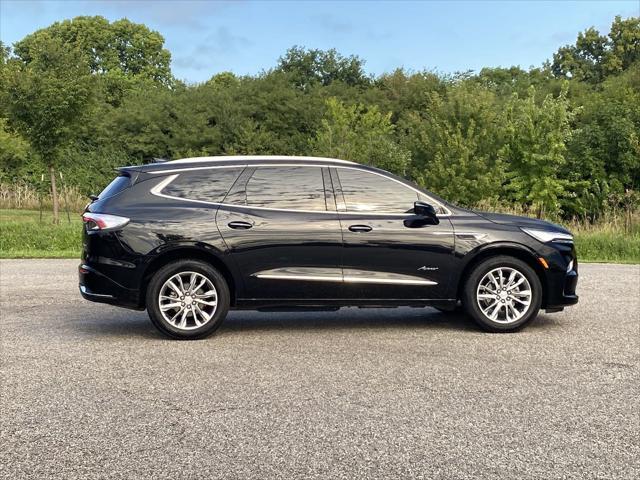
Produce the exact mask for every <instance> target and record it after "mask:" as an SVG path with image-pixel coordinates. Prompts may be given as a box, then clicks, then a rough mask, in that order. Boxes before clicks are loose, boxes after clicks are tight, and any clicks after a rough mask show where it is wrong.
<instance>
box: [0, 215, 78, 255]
mask: <svg viewBox="0 0 640 480" xmlns="http://www.w3.org/2000/svg"><path fill="white" fill-rule="evenodd" d="M70 218H71V222H70V223H69V222H68V220H67V214H66V212H61V215H60V225H54V224H53V221H52V220H53V219H52V215H51V213H50V212H48V211H47V212H42V220H40V213H39V212H38V211H37V210H0V258H79V257H80V249H81V245H82V244H81V242H82V240H81V238H82V237H81V232H82V220H81V219H80V215H78V213H75V212H71V213H70Z"/></svg>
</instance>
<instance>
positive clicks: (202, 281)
mask: <svg viewBox="0 0 640 480" xmlns="http://www.w3.org/2000/svg"><path fill="white" fill-rule="evenodd" d="M205 283H207V279H206V278H203V279H202V280H201V281H200V283H199V284H198V286H197V287H195V288H194V289H192V290H191V291H192V292H193V293H196V292H197V291H198V290H200V289H201V288H202V286H203V285H204V284H205Z"/></svg>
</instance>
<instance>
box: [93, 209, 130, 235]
mask: <svg viewBox="0 0 640 480" xmlns="http://www.w3.org/2000/svg"><path fill="white" fill-rule="evenodd" d="M82 221H83V222H84V223H85V226H86V228H87V231H97V230H114V229H117V228H122V227H124V226H125V225H126V224H127V223H129V219H128V218H126V217H119V216H117V215H109V214H106V213H91V212H85V213H83V214H82Z"/></svg>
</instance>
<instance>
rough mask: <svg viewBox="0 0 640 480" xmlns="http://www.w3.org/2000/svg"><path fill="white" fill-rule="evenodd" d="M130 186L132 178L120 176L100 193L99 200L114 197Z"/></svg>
mask: <svg viewBox="0 0 640 480" xmlns="http://www.w3.org/2000/svg"><path fill="white" fill-rule="evenodd" d="M129 186H131V178H130V177H129V175H119V176H117V177H116V178H114V179H113V180H111V183H110V184H109V185H107V187H106V188H105V189H104V190H102V192H100V195H98V198H99V199H100V200H104V199H105V198H109V197H113V196H114V195H117V194H118V193H120V192H121V191H123V190H124V189H125V188H127V187H129Z"/></svg>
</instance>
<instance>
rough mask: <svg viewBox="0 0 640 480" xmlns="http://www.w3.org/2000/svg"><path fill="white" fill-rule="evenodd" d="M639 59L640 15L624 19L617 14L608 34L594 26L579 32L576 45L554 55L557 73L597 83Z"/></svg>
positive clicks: (564, 48) (554, 71) (566, 47)
mask: <svg viewBox="0 0 640 480" xmlns="http://www.w3.org/2000/svg"><path fill="white" fill-rule="evenodd" d="M638 60H640V18H638V17H635V18H629V19H626V20H623V19H622V18H621V17H619V16H617V17H616V18H615V19H614V21H613V24H612V25H611V32H610V33H609V35H601V34H600V32H598V31H597V30H596V29H595V28H593V27H591V28H588V29H587V30H585V31H584V32H581V33H579V34H578V39H577V40H576V43H575V45H567V46H565V47H562V48H560V49H559V50H558V52H557V53H555V54H554V55H553V65H552V67H551V69H552V71H553V73H554V74H555V75H557V76H562V77H569V78H574V79H576V80H580V81H586V82H591V83H598V82H601V81H602V80H604V79H605V78H606V77H607V76H608V75H612V74H619V73H621V72H623V71H624V70H626V69H627V68H629V67H630V66H631V65H632V64H633V63H635V62H637V61H638Z"/></svg>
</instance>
